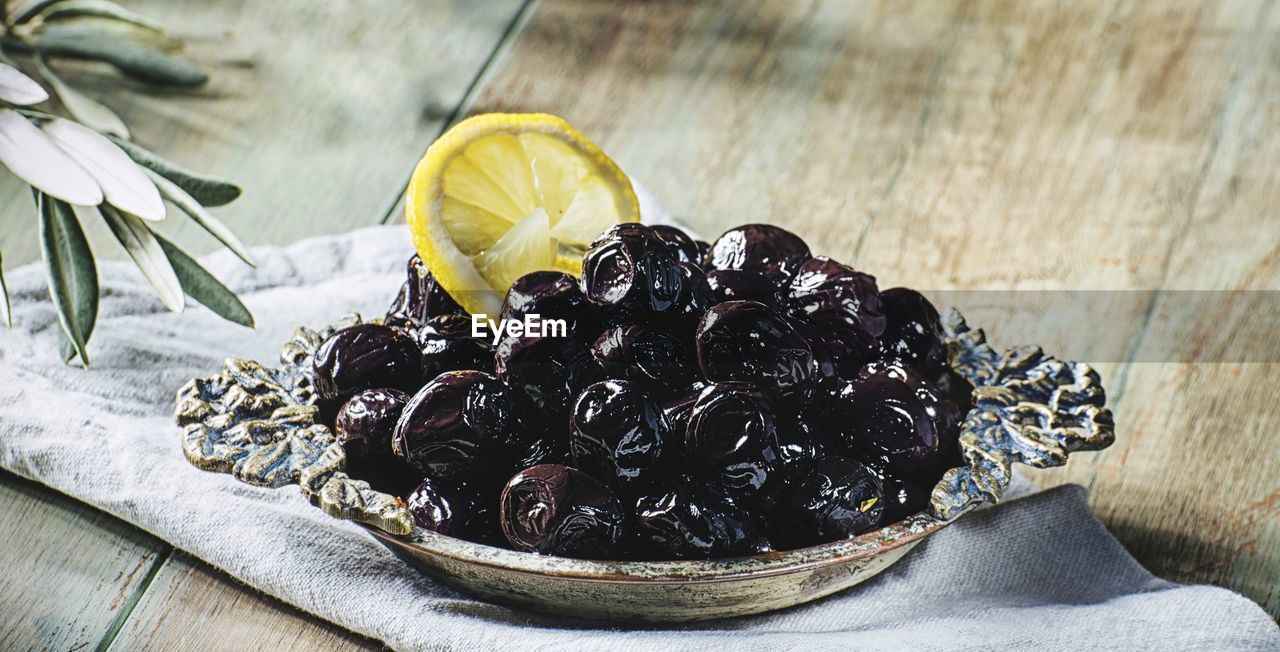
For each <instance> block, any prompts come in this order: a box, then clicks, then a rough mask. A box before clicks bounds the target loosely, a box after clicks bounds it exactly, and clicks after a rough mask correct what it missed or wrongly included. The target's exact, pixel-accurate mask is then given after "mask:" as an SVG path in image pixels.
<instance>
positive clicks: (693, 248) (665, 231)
mask: <svg viewBox="0 0 1280 652" xmlns="http://www.w3.org/2000/svg"><path fill="white" fill-rule="evenodd" d="M649 230H650V231H652V232H653V235H654V236H655V237H657V238H658V240H661V241H662V244H664V245H666V247H667V251H669V252H671V255H672V256H675V257H676V260H678V261H680V262H682V263H692V264H694V265H701V264H702V253H701V252H700V251H699V250H698V244H697V243H696V242H694V240H693V238H690V237H689V234H687V233H685V232H684V231H683V230H681V229H678V228H676V227H674V226H668V225H666V224H655V225H653V226H650V227H649Z"/></svg>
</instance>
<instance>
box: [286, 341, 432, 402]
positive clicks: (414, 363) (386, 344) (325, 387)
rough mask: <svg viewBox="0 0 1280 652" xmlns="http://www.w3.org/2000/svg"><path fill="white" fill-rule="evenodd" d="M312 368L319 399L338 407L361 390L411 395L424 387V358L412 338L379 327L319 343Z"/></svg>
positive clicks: (313, 381) (313, 380)
mask: <svg viewBox="0 0 1280 652" xmlns="http://www.w3.org/2000/svg"><path fill="white" fill-rule="evenodd" d="M311 365H312V383H313V385H314V387H315V391H316V396H317V397H318V398H319V399H320V400H321V401H325V402H330V403H335V404H339V403H341V402H343V401H346V400H347V399H348V398H350V397H351V396H352V395H353V394H355V393H356V392H358V391H360V390H362V389H373V388H379V387H390V388H393V389H399V390H402V391H406V392H412V391H413V390H415V389H417V388H418V387H419V386H420V385H421V384H422V380H421V378H420V370H421V367H422V355H421V354H420V353H419V352H418V345H417V344H416V343H415V342H414V341H413V338H411V337H409V336H408V335H406V334H404V333H402V332H400V331H398V330H396V329H394V328H390V327H388V326H382V325H378V324H356V325H355V326H349V327H347V328H343V329H341V330H338V331H335V332H334V333H333V334H332V335H330V336H329V337H328V339H326V340H325V341H324V342H323V343H322V344H320V348H319V349H317V350H316V354H315V357H314V358H313V359H312V361H311Z"/></svg>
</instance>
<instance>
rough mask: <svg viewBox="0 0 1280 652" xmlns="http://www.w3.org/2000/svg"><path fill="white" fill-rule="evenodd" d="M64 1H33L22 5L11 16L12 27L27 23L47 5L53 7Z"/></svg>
mask: <svg viewBox="0 0 1280 652" xmlns="http://www.w3.org/2000/svg"><path fill="white" fill-rule="evenodd" d="M59 2H65V0H34V1H33V2H28V3H26V4H24V5H22V6H21V7H20V8H19V9H18V11H17V12H16V13H14V14H13V18H12V22H13V24H14V25H21V24H23V23H26V22H29V21H30V20H31V19H32V18H35V17H36V16H37V15H39V14H40V12H41V11H44V10H45V9H46V8H48V7H49V5H54V4H57V3H59Z"/></svg>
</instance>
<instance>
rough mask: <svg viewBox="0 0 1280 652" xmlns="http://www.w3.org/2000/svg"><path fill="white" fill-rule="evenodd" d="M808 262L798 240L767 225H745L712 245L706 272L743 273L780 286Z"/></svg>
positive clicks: (807, 250) (706, 263) (784, 231)
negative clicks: (755, 275)
mask: <svg viewBox="0 0 1280 652" xmlns="http://www.w3.org/2000/svg"><path fill="white" fill-rule="evenodd" d="M808 259H809V245H807V244H805V243H804V240H801V239H800V236H797V235H796V234H794V233H792V232H790V231H787V230H786V229H782V228H779V227H776V226H772V225H770V224H744V225H743V226H739V227H736V228H733V229H729V230H728V231H725V232H724V234H722V235H721V236H720V237H719V238H716V241H715V242H713V243H711V249H710V251H708V252H707V258H706V262H705V265H706V267H707V268H708V269H745V270H749V271H753V272H759V273H761V274H763V275H764V276H765V277H766V278H768V279H769V280H770V281H773V282H774V283H783V282H785V281H786V280H787V279H789V278H790V277H791V276H792V275H793V274H794V273H795V270H796V269H797V268H798V267H799V266H800V265H802V264H803V263H804V261H806V260H808Z"/></svg>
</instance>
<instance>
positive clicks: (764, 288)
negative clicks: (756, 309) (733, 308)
mask: <svg viewBox="0 0 1280 652" xmlns="http://www.w3.org/2000/svg"><path fill="white" fill-rule="evenodd" d="M707 283H708V284H709V285H710V286H711V291H712V293H713V294H714V295H715V301H714V303H724V302H725V301H759V302H760V303H763V304H764V305H766V306H769V307H770V308H772V309H773V310H774V311H777V310H778V309H779V308H780V306H781V303H780V301H779V299H778V286H777V285H775V284H774V283H773V282H772V281H770V280H769V279H767V278H765V276H764V274H761V273H760V272H753V271H749V270H745V269H713V270H711V271H709V272H707Z"/></svg>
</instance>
